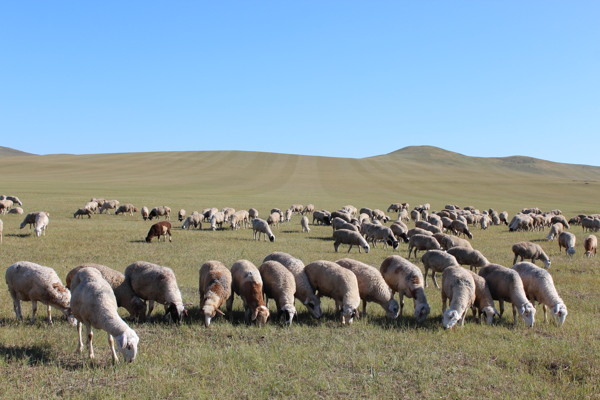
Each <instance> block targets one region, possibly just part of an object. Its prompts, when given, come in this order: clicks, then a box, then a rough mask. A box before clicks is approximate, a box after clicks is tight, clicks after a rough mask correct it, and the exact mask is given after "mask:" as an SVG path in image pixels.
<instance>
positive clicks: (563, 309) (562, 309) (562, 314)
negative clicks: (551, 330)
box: [552, 303, 568, 326]
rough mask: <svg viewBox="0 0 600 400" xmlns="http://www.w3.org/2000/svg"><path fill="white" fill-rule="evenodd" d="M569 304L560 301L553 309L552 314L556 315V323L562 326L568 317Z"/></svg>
mask: <svg viewBox="0 0 600 400" xmlns="http://www.w3.org/2000/svg"><path fill="white" fill-rule="evenodd" d="M567 314H568V312H567V306H566V305H564V303H558V304H557V305H556V306H554V308H553V310H552V315H553V316H554V321H555V322H556V325H558V326H562V324H564V323H565V318H567Z"/></svg>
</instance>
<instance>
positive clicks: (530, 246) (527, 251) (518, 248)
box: [512, 242, 550, 269]
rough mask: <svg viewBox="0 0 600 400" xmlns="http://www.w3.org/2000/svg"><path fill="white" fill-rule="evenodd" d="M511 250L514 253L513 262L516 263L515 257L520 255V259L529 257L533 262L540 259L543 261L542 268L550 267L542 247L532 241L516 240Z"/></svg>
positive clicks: (548, 259)
mask: <svg viewBox="0 0 600 400" xmlns="http://www.w3.org/2000/svg"><path fill="white" fill-rule="evenodd" d="M512 251H513V253H514V254H515V259H514V260H513V264H516V263H517V258H518V257H521V261H523V259H525V258H527V259H531V262H535V260H542V261H543V262H544V268H546V269H548V268H550V258H549V257H548V255H547V254H546V253H545V252H544V249H542V247H541V246H540V245H539V244H537V243H532V242H518V243H515V244H513V246H512Z"/></svg>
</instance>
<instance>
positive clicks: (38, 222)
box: [33, 212, 50, 237]
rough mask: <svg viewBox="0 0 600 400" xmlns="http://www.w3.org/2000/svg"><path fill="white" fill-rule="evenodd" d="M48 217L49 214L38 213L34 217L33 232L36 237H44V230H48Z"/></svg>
mask: <svg viewBox="0 0 600 400" xmlns="http://www.w3.org/2000/svg"><path fill="white" fill-rule="evenodd" d="M48 216H49V214H48V213H45V212H40V213H38V214H37V215H36V216H35V226H34V228H33V231H34V232H35V235H36V236H37V237H40V236H41V235H42V234H43V235H44V236H46V229H47V228H48V223H49V222H50V219H49V218H48Z"/></svg>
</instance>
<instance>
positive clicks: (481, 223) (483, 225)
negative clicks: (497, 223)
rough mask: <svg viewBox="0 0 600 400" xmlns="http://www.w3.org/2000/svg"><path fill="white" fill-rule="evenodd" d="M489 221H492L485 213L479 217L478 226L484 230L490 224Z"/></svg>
mask: <svg viewBox="0 0 600 400" xmlns="http://www.w3.org/2000/svg"><path fill="white" fill-rule="evenodd" d="M490 223H492V220H491V219H490V217H488V216H487V215H483V216H481V219H480V220H479V226H480V227H481V229H483V230H486V229H487V228H488V226H490Z"/></svg>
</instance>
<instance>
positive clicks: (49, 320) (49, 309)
mask: <svg viewBox="0 0 600 400" xmlns="http://www.w3.org/2000/svg"><path fill="white" fill-rule="evenodd" d="M46 307H47V312H48V323H49V324H50V325H52V308H51V307H50V304H48V305H47V306H46Z"/></svg>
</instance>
